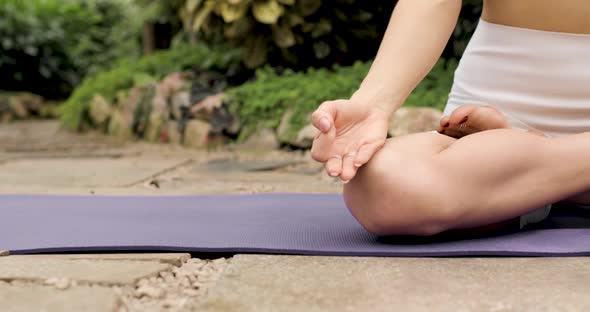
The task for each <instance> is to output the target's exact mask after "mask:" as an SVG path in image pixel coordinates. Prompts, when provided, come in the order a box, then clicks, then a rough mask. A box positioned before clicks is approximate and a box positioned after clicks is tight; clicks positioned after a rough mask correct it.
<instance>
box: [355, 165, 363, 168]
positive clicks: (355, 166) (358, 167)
mask: <svg viewBox="0 0 590 312" xmlns="http://www.w3.org/2000/svg"><path fill="white" fill-rule="evenodd" d="M354 166H355V167H357V168H359V167H360V166H362V164H354Z"/></svg>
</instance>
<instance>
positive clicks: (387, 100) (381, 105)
mask: <svg viewBox="0 0 590 312" xmlns="http://www.w3.org/2000/svg"><path fill="white" fill-rule="evenodd" d="M382 90H383V89H381V90H380V89H379V88H372V89H367V88H362V87H361V88H359V89H358V90H357V91H356V92H355V93H354V94H353V95H352V96H351V97H350V99H351V100H352V101H354V102H356V103H358V104H359V105H363V106H368V107H370V108H374V109H377V110H379V111H381V112H383V113H384V115H385V116H386V117H388V118H389V117H391V116H393V114H394V113H395V111H396V110H397V109H398V108H399V107H400V106H401V105H402V104H403V99H401V98H399V97H396V96H395V95H392V94H387V93H386V92H383V91H382Z"/></svg>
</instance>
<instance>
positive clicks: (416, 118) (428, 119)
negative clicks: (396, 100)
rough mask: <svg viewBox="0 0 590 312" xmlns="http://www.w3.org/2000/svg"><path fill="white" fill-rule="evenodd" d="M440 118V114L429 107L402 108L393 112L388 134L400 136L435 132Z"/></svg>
mask: <svg viewBox="0 0 590 312" xmlns="http://www.w3.org/2000/svg"><path fill="white" fill-rule="evenodd" d="M441 118H442V112H441V111H439V110H437V109H434V108H429V107H402V108H400V109H398V110H397V111H396V112H395V115H394V116H393V118H392V120H391V122H390V124H389V133H390V134H391V135H392V136H401V135H406V134H411V133H418V132H426V131H432V130H436V128H437V127H438V125H439V123H440V119H441Z"/></svg>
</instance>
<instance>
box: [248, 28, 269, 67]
mask: <svg viewBox="0 0 590 312" xmlns="http://www.w3.org/2000/svg"><path fill="white" fill-rule="evenodd" d="M246 49H247V50H246V56H245V58H244V63H245V64H246V66H247V67H248V68H257V67H259V66H261V65H262V64H264V63H266V54H267V48H266V40H265V37H264V36H263V35H260V36H257V37H253V36H251V37H249V38H248V40H247V41H246Z"/></svg>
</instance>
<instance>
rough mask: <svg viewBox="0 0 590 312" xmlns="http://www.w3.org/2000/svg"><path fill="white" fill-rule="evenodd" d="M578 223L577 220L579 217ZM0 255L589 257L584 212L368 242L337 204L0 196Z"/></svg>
mask: <svg viewBox="0 0 590 312" xmlns="http://www.w3.org/2000/svg"><path fill="white" fill-rule="evenodd" d="M586 214H587V212H586ZM0 249H6V250H10V251H11V252H12V253H13V254H26V253H42V252H88V251H117V252H118V251H186V252H228V253H273V254H302V255H342V256H485V255H491V256H523V255H525V256H580V255H590V219H588V218H587V216H586V215H584V212H582V213H580V214H577V213H576V212H574V213H571V211H570V213H569V215H568V214H565V215H562V216H552V217H550V218H549V219H548V220H547V221H546V222H544V223H542V224H541V225H540V226H537V228H534V229H528V230H523V231H518V232H513V233H496V234H494V235H490V236H486V237H465V236H461V237H457V236H455V237H452V236H448V235H447V236H445V235H442V236H436V237H432V238H421V239H416V238H410V237H397V238H388V239H383V238H378V237H376V236H374V235H371V234H369V233H367V232H366V231H365V230H364V229H363V228H362V227H361V226H360V225H359V224H358V223H357V222H356V221H355V220H354V218H353V217H352V216H351V215H350V213H349V212H348V210H347V209H346V207H345V205H344V202H343V200H342V197H341V195H336V194H257V195H227V196H170V197H164V196H158V197H134V196H31V195H2V196H0Z"/></svg>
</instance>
